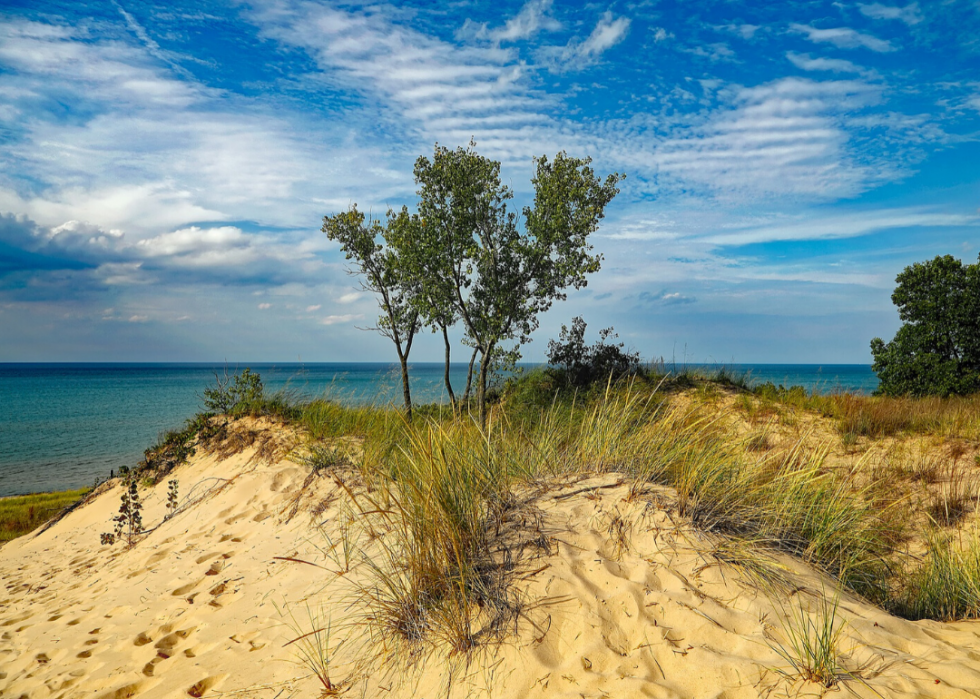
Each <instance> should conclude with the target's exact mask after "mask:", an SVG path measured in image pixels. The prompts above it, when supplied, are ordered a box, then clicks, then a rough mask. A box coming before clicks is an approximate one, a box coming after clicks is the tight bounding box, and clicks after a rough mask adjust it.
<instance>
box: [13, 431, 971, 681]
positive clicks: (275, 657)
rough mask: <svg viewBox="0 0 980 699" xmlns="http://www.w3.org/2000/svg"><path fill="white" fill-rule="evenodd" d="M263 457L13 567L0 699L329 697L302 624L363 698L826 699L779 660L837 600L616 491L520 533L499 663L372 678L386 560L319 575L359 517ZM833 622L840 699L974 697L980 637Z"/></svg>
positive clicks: (548, 511) (199, 478)
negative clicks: (176, 499) (374, 611)
mask: <svg viewBox="0 0 980 699" xmlns="http://www.w3.org/2000/svg"><path fill="white" fill-rule="evenodd" d="M255 452H256V447H255V446H254V445H253V446H250V447H249V448H247V449H246V450H245V451H244V452H242V453H240V454H237V455H231V456H227V457H226V458H219V457H217V456H213V455H212V456H198V457H195V458H193V459H192V461H191V463H189V464H187V465H185V466H182V467H180V468H179V469H177V470H176V471H175V472H174V473H173V475H172V476H170V477H171V478H173V477H176V478H178V479H179V481H180V486H181V490H182V501H181V502H182V504H181V509H180V511H179V512H178V513H177V514H176V515H175V516H174V517H172V518H169V519H165V518H164V515H165V512H166V510H165V500H166V481H164V482H162V483H161V484H159V485H157V486H155V487H153V488H151V489H145V490H143V496H144V502H145V511H144V522H145V524H146V525H147V526H148V527H151V530H150V531H149V532H148V533H147V534H146V535H145V536H144V537H143V538H141V540H140V541H139V542H138V543H137V544H136V545H135V546H134V547H133V548H132V549H129V550H127V549H125V548H124V547H123V546H122V545H120V544H118V543H117V544H116V545H115V546H112V547H105V546H101V545H100V544H99V534H100V532H102V531H108V530H109V529H110V524H109V519H110V517H111V516H112V515H113V514H114V513H115V511H116V509H117V508H118V504H119V495H120V493H121V488H120V487H119V486H116V487H114V488H112V489H110V490H108V491H107V492H105V493H102V494H101V495H99V496H98V497H96V498H95V499H94V500H93V501H91V502H89V503H88V504H87V505H85V506H84V507H82V508H79V509H78V510H76V511H75V512H73V513H71V514H70V515H68V516H67V517H65V518H64V519H63V520H62V521H60V522H59V523H57V524H56V525H55V526H53V527H51V528H50V529H48V530H47V531H45V532H43V533H42V534H40V535H37V536H33V535H29V536H26V537H23V538H21V539H18V540H15V541H13V542H11V543H10V544H8V545H6V546H4V547H3V548H0V576H2V580H3V591H2V592H0V696H2V697H4V698H6V697H29V698H31V699H39V698H41V697H45V698H46V697H58V698H60V697H64V699H72V698H74V697H93V698H96V697H97V698H103V697H105V698H111V699H121V698H122V697H141V698H144V697H145V698H146V699H151V698H154V697H175V698H176V697H187V696H191V697H199V696H200V697H203V696H207V697H263V698H265V697H267V698H268V699H286V697H300V696H317V695H318V693H319V683H318V681H317V680H316V678H315V677H314V676H312V673H311V672H310V670H309V669H308V668H307V667H305V666H304V665H302V664H299V663H297V655H296V648H297V645H298V644H293V645H289V646H287V645H286V644H287V643H288V642H289V641H290V640H292V639H294V638H295V637H296V636H297V635H298V633H302V632H307V631H312V630H313V629H312V628H303V624H304V620H307V621H308V618H309V617H308V613H307V609H308V608H309V609H312V610H313V611H314V613H315V614H316V615H317V616H319V617H320V618H321V619H326V618H329V619H330V620H331V623H332V625H333V627H334V630H335V632H334V634H333V637H332V639H331V647H332V649H333V650H334V655H335V658H334V660H333V663H332V666H331V674H332V679H333V681H334V682H343V681H346V682H347V684H346V685H345V688H346V689H347V690H348V691H350V694H351V695H352V696H367V697H380V696H403V697H417V698H419V699H421V698H423V697H439V696H447V695H448V696H459V697H462V696H481V695H492V696H496V697H515V698H516V697H575V698H578V697H582V696H585V697H602V696H608V697H725V698H726V699H735V698H737V697H757V696H786V695H789V696H807V695H810V696H819V695H820V694H821V693H822V691H823V690H822V689H821V688H820V687H819V686H818V685H815V684H814V683H811V682H805V681H802V680H793V679H791V678H786V677H784V676H783V675H781V674H780V673H779V671H780V670H783V671H789V670H790V668H789V666H788V665H787V663H786V662H785V660H784V659H782V658H781V657H780V656H779V654H778V653H777V652H776V650H774V646H775V645H777V644H778V643H779V642H783V643H784V644H785V632H784V630H783V621H782V619H783V618H784V617H785V609H784V607H785V608H786V609H788V608H789V606H790V605H793V604H798V603H799V602H800V601H801V600H802V601H803V603H804V605H805V606H807V607H813V608H816V607H817V605H816V600H817V599H818V597H819V595H820V594H821V592H822V591H823V590H826V591H828V592H829V591H830V590H832V589H833V585H832V582H831V581H830V580H829V579H826V578H823V577H821V576H820V575H818V574H817V573H815V572H814V571H812V570H809V569H807V568H806V567H805V566H803V565H801V564H800V563H799V562H797V561H795V560H794V559H791V558H789V557H776V558H775V559H774V560H773V561H772V562H771V563H770V566H771V567H773V569H774V570H775V571H776V572H778V573H780V574H782V575H783V576H784V577H785V578H786V580H787V583H788V586H787V587H786V588H784V589H782V591H781V592H778V593H776V594H774V595H773V596H772V597H770V596H769V595H767V594H765V593H763V592H762V591H761V590H760V588H759V585H758V583H756V582H754V581H753V579H752V578H751V577H750V576H748V575H747V574H746V573H744V572H743V571H741V570H740V569H739V568H737V567H733V566H731V565H728V564H723V563H722V562H721V561H720V559H719V558H717V557H715V556H714V555H712V553H711V551H712V550H713V549H714V548H716V547H717V546H718V544H719V542H718V541H717V540H713V539H710V538H708V537H707V536H705V535H703V534H701V533H699V532H696V531H694V530H693V529H692V528H691V527H690V526H689V525H688V524H687V523H686V522H684V521H683V520H682V519H680V518H678V517H677V516H676V515H672V514H671V507H670V501H671V493H670V491H669V490H667V489H651V490H649V491H648V492H646V493H642V494H641V495H640V496H639V497H631V493H630V490H629V487H628V485H627V484H625V483H620V482H619V480H618V479H617V478H616V477H615V476H612V475H606V476H599V477H595V478H591V479H588V480H583V481H578V482H576V483H574V484H568V485H567V486H563V487H557V486H556V487H554V488H551V489H548V490H546V491H545V492H543V493H542V494H540V495H538V496H537V497H536V498H535V500H534V502H533V507H534V509H535V511H536V517H534V518H533V521H529V522H527V523H526V524H525V526H528V527H534V528H535V530H536V531H540V534H541V536H542V537H543V541H544V542H546V545H543V546H542V547H541V552H540V553H539V554H538V555H537V556H536V557H535V558H534V559H533V560H531V561H528V562H527V563H526V575H527V577H526V579H525V580H523V581H518V582H517V583H515V584H516V585H517V586H518V587H519V588H520V597H521V598H522V599H523V600H524V603H525V604H524V613H523V614H522V616H521V617H520V619H519V620H518V622H517V623H516V628H515V630H514V632H513V633H512V634H511V635H510V637H509V639H508V640H507V641H505V642H504V643H503V644H501V645H497V646H491V647H487V648H484V649H479V650H477V651H476V652H475V653H473V654H471V655H469V656H466V657H465V658H464V657H461V656H460V655H458V654H457V655H454V656H448V654H447V653H445V652H443V653H440V652H438V650H437V651H436V652H433V653H431V654H429V655H428V656H427V657H425V658H424V659H423V660H422V661H421V662H420V663H419V664H418V665H417V666H415V667H403V666H401V665H399V666H398V667H397V668H390V667H389V668H385V667H379V666H377V663H374V662H372V658H373V657H376V653H377V649H376V648H374V647H373V645H372V643H373V642H372V637H371V634H370V628H368V627H366V626H365V625H364V624H363V623H362V621H363V618H364V616H363V615H364V611H363V609H360V608H359V607H358V603H357V599H358V597H357V594H358V591H359V590H363V589H364V587H365V585H368V584H370V575H369V571H368V569H367V566H365V565H364V563H363V558H361V556H362V555H363V556H372V555H374V552H376V549H375V548H373V547H374V544H372V542H371V541H370V538H369V537H368V538H363V537H362V539H361V544H362V546H363V548H362V549H361V550H360V552H355V553H354V555H353V556H352V559H351V562H352V565H351V567H350V569H349V570H348V571H347V572H346V573H345V574H344V575H339V574H338V572H339V571H340V569H342V568H345V567H346V566H344V565H342V564H343V558H342V555H341V554H340V553H339V551H338V550H336V549H335V550H334V552H333V554H331V555H326V554H325V551H326V549H327V545H326V543H327V542H331V541H332V542H338V541H340V540H341V538H342V536H341V534H342V532H341V531H340V529H341V528H342V526H343V523H344V522H345V521H346V520H347V515H348V514H349V513H350V512H351V510H350V508H349V507H347V506H346V505H345V498H346V495H345V491H344V490H343V489H342V488H340V487H339V486H338V485H337V484H336V483H335V481H334V480H333V479H332V478H330V477H318V478H311V477H310V476H309V473H308V469H306V468H305V467H302V466H300V465H297V464H296V463H294V462H292V461H290V460H288V459H284V458H278V459H277V460H275V461H274V463H268V462H266V461H264V460H262V459H256V458H255ZM351 487H356V486H353V485H352V486H351ZM634 495H635V494H634ZM287 558H291V559H296V560H297V561H307V562H309V563H314V564H316V565H306V564H304V563H298V562H294V561H292V562H291V561H287V560H283V559H287ZM318 566H323V567H318ZM325 568H326V569H325ZM781 600H782V604H780V601H781ZM284 611H286V612H287V613H286V616H285V617H284V616H283V612H284ZM289 611H291V612H292V614H293V617H294V619H295V621H291V620H290V617H289V613H288V612H289ZM839 615H840V617H841V620H842V621H843V622H845V624H846V625H845V626H844V629H843V632H842V641H841V649H842V651H843V654H844V656H845V657H844V658H843V659H842V662H843V664H844V666H845V667H847V668H850V669H852V670H854V671H855V672H859V673H860V674H861V676H862V677H864V683H862V682H860V681H854V680H851V681H848V682H846V685H847V687H849V688H850V689H852V690H853V691H854V693H855V694H856V695H858V696H867V697H872V696H885V697H923V696H925V697H975V696H977V695H978V690H977V688H978V687H980V652H978V651H977V650H976V649H977V648H978V647H980V624H977V623H972V622H971V623H967V622H964V623H957V624H939V623H935V622H915V623H913V622H908V621H904V620H901V619H897V618H894V617H891V616H889V615H888V614H886V613H884V612H882V611H881V610H879V609H876V608H874V607H872V606H871V605H868V604H867V603H865V602H863V601H862V600H859V599H856V598H854V597H852V596H849V595H847V594H845V595H843V596H842V597H841V604H840V610H839ZM291 626H293V627H295V628H298V629H299V631H297V630H295V628H291ZM338 646H339V647H338ZM377 655H380V654H377ZM447 657H448V660H447ZM865 683H866V684H865Z"/></svg>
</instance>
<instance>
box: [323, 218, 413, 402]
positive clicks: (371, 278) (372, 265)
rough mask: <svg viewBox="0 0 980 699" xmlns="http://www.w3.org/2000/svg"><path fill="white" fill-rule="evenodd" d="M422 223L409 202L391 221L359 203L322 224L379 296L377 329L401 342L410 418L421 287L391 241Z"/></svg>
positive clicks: (352, 270) (398, 345) (354, 271)
mask: <svg viewBox="0 0 980 699" xmlns="http://www.w3.org/2000/svg"><path fill="white" fill-rule="evenodd" d="M417 224H418V221H417V217H413V216H412V215H411V214H409V213H408V209H406V208H404V207H403V208H402V210H401V211H398V212H395V211H391V210H389V211H388V216H387V221H386V223H385V225H382V224H381V221H378V220H374V219H372V220H369V221H367V222H365V216H364V214H363V213H361V212H360V211H358V210H357V205H356V204H355V205H354V206H352V207H351V208H350V209H349V210H348V211H346V212H345V213H340V214H336V215H334V216H324V217H323V227H322V229H321V230H322V231H323V232H324V233H326V234H327V237H328V238H330V240H335V241H337V242H338V243H340V248H341V249H342V250H343V251H344V254H345V255H346V256H347V259H348V260H349V261H350V262H351V268H350V269H349V270H348V271H349V272H350V273H351V274H356V275H360V276H362V277H363V280H362V282H361V285H362V287H363V288H364V289H365V290H367V291H371V292H373V293H374V294H375V295H376V296H377V299H378V306H379V307H380V309H381V315H380V316H379V318H378V325H377V327H376V328H374V329H375V330H377V331H378V332H380V333H381V334H382V335H384V336H385V337H387V338H388V339H390V340H391V341H392V342H393V343H394V345H395V351H396V352H397V353H398V361H399V363H400V364H401V375H402V392H403V395H404V399H405V413H406V415H407V416H408V419H409V420H411V418H412V392H411V388H410V387H409V383H408V356H409V354H410V353H411V351H412V342H413V340H414V339H415V334H416V333H417V332H418V330H419V327H420V325H421V322H420V318H419V311H418V308H417V305H416V304H415V303H414V301H413V294H415V293H417V289H416V288H415V287H414V286H413V285H412V280H411V279H410V278H408V276H407V275H406V274H405V272H404V269H403V264H402V261H401V260H400V259H399V257H398V254H397V250H396V248H395V247H393V246H391V245H389V244H387V241H388V240H389V239H391V240H398V239H401V238H404V237H405V236H407V235H409V233H408V232H407V231H409V230H410V229H411V228H412V227H413V226H416V225H417Z"/></svg>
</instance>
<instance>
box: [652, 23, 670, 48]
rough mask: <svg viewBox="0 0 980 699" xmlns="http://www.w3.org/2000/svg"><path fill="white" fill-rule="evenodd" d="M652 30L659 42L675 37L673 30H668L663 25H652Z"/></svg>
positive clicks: (654, 37)
mask: <svg viewBox="0 0 980 699" xmlns="http://www.w3.org/2000/svg"><path fill="white" fill-rule="evenodd" d="M650 31H652V32H653V40H654V41H656V42H657V43H658V44H659V43H660V42H661V41H667V39H673V38H674V35H673V34H672V33H671V32H668V31H667V30H666V29H664V28H663V27H651V28H650Z"/></svg>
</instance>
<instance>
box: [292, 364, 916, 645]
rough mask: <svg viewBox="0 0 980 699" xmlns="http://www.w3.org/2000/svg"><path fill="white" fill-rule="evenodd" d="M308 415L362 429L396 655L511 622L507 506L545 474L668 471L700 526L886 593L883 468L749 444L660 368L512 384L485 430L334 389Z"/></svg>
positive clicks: (383, 634) (388, 630) (515, 551)
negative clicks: (661, 386)
mask: <svg viewBox="0 0 980 699" xmlns="http://www.w3.org/2000/svg"><path fill="white" fill-rule="evenodd" d="M303 421H304V422H303V424H305V425H306V426H307V429H309V430H310V433H311V435H317V436H319V437H320V438H331V437H337V436H341V435H349V434H352V433H353V434H357V435H360V436H362V437H363V439H364V445H363V446H364V449H363V454H362V455H361V456H360V458H359V459H355V462H356V465H357V466H358V467H359V469H360V473H361V474H362V476H363V479H364V481H365V482H367V483H369V484H370V489H369V490H367V491H357V492H355V490H353V489H352V490H351V491H350V495H351V497H352V499H353V500H354V501H355V503H357V507H358V508H359V511H360V513H361V514H362V515H363V517H362V518H361V519H362V526H363V527H367V528H369V529H370V532H369V534H368V538H369V539H370V540H372V541H375V542H377V543H378V546H379V549H380V552H381V553H380V555H377V556H374V557H373V558H372V560H370V561H368V566H369V568H370V571H371V575H370V576H369V577H370V579H371V581H372V582H371V583H370V584H369V585H367V586H366V587H364V589H363V590H362V591H361V594H362V599H363V601H364V602H365V603H366V607H367V608H368V609H370V610H371V611H370V613H369V618H368V621H369V622H370V623H371V625H372V627H373V628H374V629H375V630H376V632H377V633H378V635H379V638H382V639H384V643H383V644H382V646H383V647H384V648H385V649H386V652H387V653H389V654H390V656H391V658H395V657H398V658H402V659H405V658H410V657H413V654H416V653H421V652H422V651H421V650H420V649H421V648H423V647H425V646H426V645H427V644H435V645H442V646H445V647H446V648H448V649H449V651H450V652H451V653H458V652H462V651H466V650H470V649H473V648H476V647H479V646H481V645H486V644H487V643H489V642H492V641H493V640H495V639H499V638H500V635H501V634H502V632H503V630H504V629H506V628H508V626H512V624H511V622H512V621H513V620H514V618H515V617H516V616H517V615H519V613H520V602H519V600H518V599H517V597H516V593H515V591H514V588H513V581H514V580H515V576H516V574H517V571H518V570H519V568H520V565H519V563H520V558H521V552H522V551H523V549H524V547H526V546H527V544H528V539H527V538H525V539H523V540H521V539H520V538H519V537H513V536H510V538H508V536H509V535H508V527H507V522H508V518H509V517H510V515H511V514H512V513H513V512H514V511H516V510H517V509H519V508H520V507H521V502H520V498H519V496H518V493H520V492H528V491H530V490H531V489H530V488H529V487H528V486H531V485H534V484H539V483H543V482H544V481H552V482H553V481H554V480H556V479H557V480H559V481H560V480H562V479H565V480H567V479H571V478H573V477H576V476H579V475H589V474H598V473H619V474H621V475H622V476H623V477H624V478H626V479H628V480H630V481H631V482H632V483H633V484H634V490H636V491H637V492H639V491H641V490H642V486H643V484H646V483H654V484H661V485H666V486H670V487H671V488H673V489H674V491H675V492H676V499H675V503H674V506H675V507H676V509H677V511H678V512H679V513H680V514H682V515H684V516H686V517H689V518H690V519H691V520H692V521H693V523H694V524H695V525H696V526H698V527H699V528H701V529H702V530H705V531H710V532H717V533H720V534H725V535H727V536H735V537H739V538H742V539H744V540H746V541H751V542H752V545H753V546H754V547H757V548H769V549H778V550H783V551H787V552H790V553H792V554H794V555H797V556H799V557H800V558H802V559H803V560H805V561H807V562H809V563H811V564H812V565H814V566H816V567H818V568H820V569H822V570H824V571H826V572H828V573H829V574H831V575H834V576H836V577H838V579H840V581H841V582H842V583H843V584H844V585H846V586H847V587H849V588H851V589H852V590H854V591H856V592H858V593H860V594H862V595H864V596H866V597H867V598H869V599H872V600H874V601H876V602H879V603H887V602H888V599H889V596H890V593H891V586H890V569H889V558H890V556H891V555H892V554H893V553H894V550H895V544H896V542H898V541H900V540H901V539H902V538H903V536H904V535H905V533H904V527H905V522H904V520H903V517H902V516H901V512H900V511H898V510H897V509H896V508H894V507H887V506H886V507H882V506H881V503H880V500H879V499H877V498H876V491H875V489H876V487H877V483H876V482H875V481H873V480H872V481H870V482H863V484H861V483H858V482H856V481H855V480H854V479H850V478H847V477H846V474H844V475H842V474H838V473H837V472H835V471H834V470H832V469H828V468H826V464H825V460H826V457H827V449H826V448H824V449H816V450H815V449H812V448H809V447H806V446H805V443H804V442H805V440H803V439H801V440H800V442H799V444H797V445H796V446H795V447H793V448H792V449H789V450H788V451H787V450H783V451H780V452H768V451H767V452H765V453H763V454H761V455H760V454H759V453H757V452H752V451H751V450H746V449H745V445H744V444H743V443H740V442H739V441H738V440H733V439H732V438H731V433H730V431H729V429H728V427H727V426H726V424H725V423H724V421H722V420H720V419H719V418H718V417H717V415H715V414H714V413H713V411H711V410H710V409H706V408H705V407H704V406H699V405H696V404H695V405H688V406H687V407H684V406H681V405H673V404H671V403H670V401H669V400H667V399H666V398H665V397H664V395H663V394H662V393H661V392H660V391H658V390H657V386H655V385H654V386H651V385H649V384H647V383H641V382H631V383H628V384H623V385H618V386H608V387H606V389H605V390H604V391H598V392H593V393H591V394H588V395H585V396H581V397H580V396H577V395H576V396H573V397H571V398H565V399H559V398H555V399H554V400H553V401H552V403H551V405H550V406H548V407H545V408H543V409H539V410H537V411H532V412H527V411H524V410H508V402H507V399H506V397H505V399H504V401H502V403H501V405H500V406H499V408H498V409H495V410H494V411H493V413H492V419H491V421H490V423H489V426H488V429H487V430H486V431H485V432H484V431H481V430H480V429H479V427H478V425H477V423H476V422H475V421H474V420H472V419H471V418H469V417H468V416H466V415H463V416H460V417H459V418H456V419H454V418H452V417H448V416H446V415H444V414H441V413H440V414H434V415H431V416H429V417H428V418H425V417H422V418H420V417H419V416H418V415H417V416H416V419H415V420H414V421H413V422H412V423H407V422H406V421H405V420H404V419H402V418H401V417H400V416H399V414H398V413H396V412H395V411H388V410H379V409H375V408H356V409H349V408H341V407H339V406H336V405H332V404H327V403H322V404H311V405H310V406H307V408H306V410H305V411H304V417H303Z"/></svg>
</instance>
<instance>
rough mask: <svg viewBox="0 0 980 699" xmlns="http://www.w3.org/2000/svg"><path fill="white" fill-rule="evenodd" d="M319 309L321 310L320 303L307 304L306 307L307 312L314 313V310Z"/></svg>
mask: <svg viewBox="0 0 980 699" xmlns="http://www.w3.org/2000/svg"><path fill="white" fill-rule="evenodd" d="M319 310H320V304H316V305H315V306H307V307H306V312H307V313H312V312H313V311H319Z"/></svg>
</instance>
